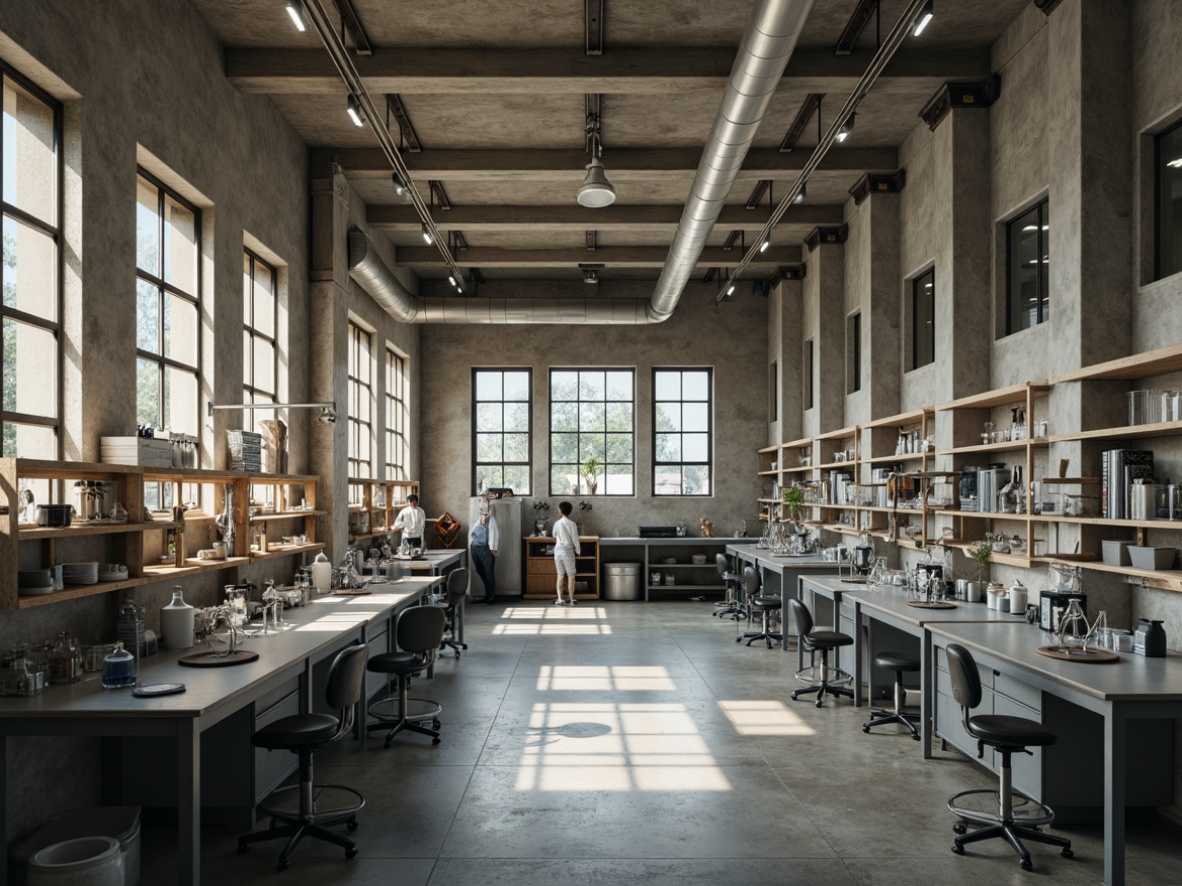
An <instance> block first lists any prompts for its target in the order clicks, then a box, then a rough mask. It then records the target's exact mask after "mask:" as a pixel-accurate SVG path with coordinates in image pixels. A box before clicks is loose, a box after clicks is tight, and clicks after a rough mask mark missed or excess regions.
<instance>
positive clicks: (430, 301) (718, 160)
mask: <svg viewBox="0 0 1182 886" xmlns="http://www.w3.org/2000/svg"><path fill="white" fill-rule="evenodd" d="M812 8H813V0H756V3H755V9H754V10H753V12H752V14H751V21H750V22H749V23H748V24H747V30H746V31H745V32H744V34H743V42H742V43H741V44H740V46H739V53H738V56H737V57H736V58H735V64H734V66H733V67H732V68H731V75H730V79H729V80H728V81H727V86H726V93H725V94H724V95H723V98H722V103H721V104H720V105H719V108H718V113H717V115H716V116H715V118H714V126H713V127H712V129H711V130H710V138H709V140H708V141H707V143H706V147H705V149H704V150H703V152H702V159H701V162H699V164H698V172H697V174H696V175H695V176H694V181H693V184H692V185H691V186H690V195H689V199H688V200H687V201H686V204H685V209H684V210H683V211H682V214H681V221H680V222H678V225H677V232H676V233H675V234H674V237H673V243H672V245H670V247H669V255H668V257H667V258H666V259H665V267H664V268H663V269H662V270H661V277H660V279H659V280H658V281H657V286H656V289H655V290H654V291H653V294H652V296H651V297H650V298H649V299H632V298H419V297H418V296H416V295H415V294H414V293H412V292H411V291H410V290H409V289H407V288H406V287H405V286H403V285H402V283H401V282H400V281H399V280H398V279H397V278H396V277H395V276H394V274H393V273H392V272H391V271H390V269H389V268H388V267H387V266H386V264H385V262H383V261H382V260H381V258H379V257H378V255H377V252H376V251H375V250H374V249H373V248H372V246H371V245H370V243H369V240H368V238H367V237H366V235H365V234H364V232H362V231H359V230H353V231H350V232H349V276H350V277H352V278H353V279H354V280H355V281H357V283H358V285H360V286H361V288H362V289H364V290H365V291H366V292H368V293H369V294H370V295H371V296H372V297H373V299H374V300H375V301H376V302H377V303H378V304H379V305H381V306H382V307H383V308H384V309H385V310H386V311H387V312H388V313H389V314H390V315H391V316H393V317H394V318H395V319H397V320H401V321H402V322H403V323H478V324H510V323H514V324H526V323H558V324H564V323H569V324H580V325H581V324H623V325H638V324H645V323H660V322H663V321H664V320H667V319H668V318H669V317H670V316H671V315H672V314H673V310H674V308H676V307H677V302H678V300H679V299H680V298H681V293H682V292H683V291H684V290H685V285H686V283H687V282H689V279H690V277H691V276H692V275H693V272H694V268H695V266H696V265H697V262H698V258H699V257H700V256H701V254H702V249H703V247H704V246H705V245H706V238H707V237H708V236H709V235H710V231H711V230H712V229H713V228H714V223H715V222H716V221H717V220H718V216H719V214H720V213H721V212H722V208H723V205H724V204H725V202H726V198H727V196H728V195H729V194H730V191H731V187H732V186H733V185H734V183H735V179H736V178H737V177H738V174H739V170H740V169H741V168H742V166H743V161H744V160H745V159H746V157H747V151H748V150H749V149H750V148H751V144H752V142H753V141H754V139H755V133H756V131H757V130H758V129H759V124H760V123H761V122H762V121H763V117H764V114H766V113H767V107H768V103H769V102H770V101H771V97H772V95H773V94H774V93H775V91H776V87H777V86H778V85H779V83H780V78H781V77H782V76H783V74H784V68H785V67H786V66H787V64H788V59H789V57H790V56H791V55H792V50H793V49H794V48H795V47H796V40H797V38H798V37H799V36H800V32H801V30H802V29H803V28H804V23H805V19H807V18H808V14H809V12H810V11H811V10H812Z"/></svg>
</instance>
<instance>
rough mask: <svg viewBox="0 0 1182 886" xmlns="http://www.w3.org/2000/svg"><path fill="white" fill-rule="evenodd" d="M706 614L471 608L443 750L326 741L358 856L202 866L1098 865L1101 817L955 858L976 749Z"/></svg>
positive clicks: (485, 870) (475, 875)
mask: <svg viewBox="0 0 1182 886" xmlns="http://www.w3.org/2000/svg"><path fill="white" fill-rule="evenodd" d="M710 608H711V607H710V604H709V603H689V602H686V603H672V602H671V603H652V604H647V605H646V604H633V603H614V604H613V603H594V604H590V603H584V604H582V605H580V606H578V607H575V608H561V609H560V608H558V607H554V606H549V605H539V604H534V603H529V604H524V605H522V604H517V605H497V606H494V607H491V608H488V607H484V606H472V607H470V609H469V615H468V629H467V640H468V642H469V645H470V648H469V650H468V652H466V653H464V655H463V657H462V658H461V659H458V660H457V659H455V658H454V657H452V656H450V655H448V656H445V657H443V658H442V659H441V660H440V662H439V663H438V664H437V666H436V672H435V679H434V680H433V681H431V682H428V681H421V682H417V683H416V687H415V688H416V689H417V692H418V694H422V695H429V696H431V697H433V698H435V699H436V700H438V701H440V702H441V703H442V704H443V708H444V710H443V714H442V720H443V732H444V739H443V743H442V744H440V745H438V746H432V745H431V744H430V741H429V739H426V738H423V737H417V736H412V735H407V736H405V737H400V738H399V739H396V740H395V744H394V746H392V747H391V748H390V749H388V750H384V749H383V748H382V747H381V742H380V740H379V741H378V742H376V743H371V745H370V747H369V748H368V749H367V750H365V751H362V750H360V749H359V748H358V747H357V745H356V743H355V742H352V741H346V742H342V743H341V744H340V745H339V746H337V747H334V748H332V749H329V750H326V751H324V752H322V753H321V754H319V755H318V758H317V762H318V767H317V780H318V781H321V780H323V781H336V782H340V783H344V784H350V785H354V786H356V787H358V788H360V789H361V790H363V791H364V792H365V794H366V798H367V806H366V808H365V809H364V810H363V811H362V813H361V815H360V819H361V821H360V828H359V829H358V830H357V831H356V832H355V834H354V836H355V838H356V840H357V845H358V848H359V850H360V854H359V855H358V857H357V858H355V859H353V860H350V861H347V860H345V859H344V858H343V857H342V853H341V851H340V850H339V849H337V848H336V847H332V846H326V845H323V844H320V843H317V842H314V841H308V842H306V843H304V844H303V845H301V847H300V848H299V849H298V850H297V852H296V855H295V857H294V859H293V862H292V866H291V868H290V869H289V870H288V871H286V872H285V873H283V874H277V873H276V872H275V868H274V865H275V860H276V857H277V855H278V852H279V848H280V846H279V844H278V843H265V844H259V845H257V846H256V847H254V848H252V849H251V851H250V852H249V853H248V854H246V855H239V854H238V853H237V852H236V851H235V849H236V843H235V840H236V837H237V834H234V833H230V832H227V831H225V830H223V829H219V828H213V827H209V828H207V829H206V831H205V834H204V858H203V864H204V876H203V880H204V882H206V883H216V882H232V883H244V882H255V881H259V882H276V883H286V884H289V886H296V884H305V883H306V884H324V883H350V884H383V886H385V884H389V883H392V882H397V883H398V884H400V886H448V884H480V886H492V884H506V886H510V884H512V886H534V884H538V886H553V884H554V883H556V882H561V883H562V884H563V886H582V884H596V886H604V884H622V883H631V882H643V883H645V884H646V886H664V884H669V886H693V884H717V883H725V884H728V886H732V884H733V886H739V884H757V883H758V884H767V883H785V882H791V883H808V884H810V886H855V884H860V886H896V884H897V886H915V884H936V883H940V884H945V883H957V884H959V886H996V884H1010V883H1013V884H1030V883H1035V882H1037V883H1044V884H1081V883H1100V882H1101V880H1102V875H1103V859H1102V842H1101V834H1100V830H1099V828H1097V827H1086V828H1071V829H1063V830H1060V831H1058V832H1059V833H1063V834H1065V835H1067V836H1068V837H1070V838H1071V839H1072V841H1073V844H1074V850H1075V858H1074V859H1071V860H1067V859H1064V858H1061V857H1060V856H1059V854H1058V851H1057V850H1055V849H1053V848H1050V847H1039V846H1032V847H1031V852H1032V855H1033V858H1034V865H1035V870H1034V872H1033V873H1024V872H1023V871H1021V870H1020V869H1019V867H1018V865H1017V860H1016V857H1015V856H1014V854H1013V852H1012V851H1011V850H1010V849H1009V847H1008V846H1006V845H1005V844H1003V843H1001V842H1000V841H991V842H988V843H985V844H978V845H977V846H973V847H969V853H968V854H966V855H965V856H963V857H958V856H955V855H953V854H952V853H951V852H950V851H949V847H950V845H951V843H952V836H953V835H952V830H951V825H952V821H953V819H952V816H951V815H950V814H949V813H948V811H947V810H946V809H945V806H944V803H945V800H946V799H947V797H948V796H949V795H950V794H952V793H954V792H956V791H957V790H961V789H964V788H967V787H984V786H988V785H989V784H991V783H994V784H995V783H996V782H995V781H993V780H992V778H991V777H990V776H989V775H988V774H987V773H986V772H985V771H984V770H982V769H980V768H979V767H977V766H976V765H975V764H973V763H971V762H969V761H968V760H966V759H965V758H964V757H962V756H961V755H959V754H957V753H956V752H947V753H940V752H937V753H938V756H939V759H938V760H933V761H928V762H926V763H925V762H924V761H923V760H922V759H921V757H920V752H919V745H918V743H917V742H914V741H912V740H911V739H910V738H909V737H907V736H906V735H905V734H902V733H891V731H890V730H891V729H892V727H887V728H884V729H883V731H882V734H873V735H866V734H864V733H863V732H862V730H861V728H860V727H861V723H862V721H863V720H864V719H865V717H866V711H865V710H864V709H863V710H855V709H854V708H853V706H852V704H851V703H850V702H849V701H848V700H845V699H843V700H841V701H839V702H827V703H826V706H825V707H824V708H823V709H817V708H816V707H815V706H814V705H813V704H812V702H811V701H806V700H801V701H799V702H793V701H791V700H790V698H789V693H790V692H791V690H792V688H794V686H795V685H796V684H795V683H794V681H793V679H792V671H793V669H794V663H795V660H796V656H795V653H791V654H785V653H783V652H781V651H779V650H778V649H777V650H774V651H771V650H768V649H766V648H763V647H752V648H746V647H745V646H738V645H736V643H735V642H734V636H735V626H734V623H733V622H729V621H726V622H723V621H720V620H718V619H714V618H711V617H710V614H709V613H710ZM1085 777H1090V776H1089V775H1086V774H1085ZM1130 831H1131V834H1130V837H1131V842H1132V848H1131V850H1130V854H1129V859H1128V871H1129V873H1128V882H1129V883H1130V884H1174V883H1179V882H1182V873H1179V867H1178V860H1179V856H1178V848H1177V847H1178V846H1179V845H1180V843H1179V831H1178V829H1177V828H1175V827H1173V826H1171V825H1167V824H1164V823H1162V824H1160V825H1156V826H1153V827H1145V826H1142V827H1132V828H1130ZM171 845H172V838H170V837H169V835H168V834H167V833H166V832H165V831H164V830H163V829H156V828H150V829H148V830H147V831H146V833H145V859H144V863H145V877H144V881H143V882H144V883H164V882H173V881H174V880H173V877H172V871H173V870H174V868H173V865H174V864H175V856H171V854H170V853H171V849H170V848H169V847H170V846H171Z"/></svg>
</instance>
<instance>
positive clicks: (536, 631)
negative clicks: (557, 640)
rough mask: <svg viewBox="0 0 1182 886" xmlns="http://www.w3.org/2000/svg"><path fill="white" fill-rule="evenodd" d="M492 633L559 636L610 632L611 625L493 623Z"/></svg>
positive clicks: (517, 635)
mask: <svg viewBox="0 0 1182 886" xmlns="http://www.w3.org/2000/svg"><path fill="white" fill-rule="evenodd" d="M492 632H493V634H495V635H501V636H506V637H522V636H529V637H538V636H542V635H545V636H547V637H561V636H569V635H574V634H584V635H591V634H610V633H611V632H612V627H611V625H603V624H577V623H572V624H557V623H555V624H507V625H493V630H492Z"/></svg>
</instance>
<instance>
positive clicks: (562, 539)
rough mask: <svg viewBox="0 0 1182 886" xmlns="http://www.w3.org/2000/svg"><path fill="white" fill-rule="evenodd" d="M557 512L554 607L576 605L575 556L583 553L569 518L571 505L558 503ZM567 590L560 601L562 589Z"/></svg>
mask: <svg viewBox="0 0 1182 886" xmlns="http://www.w3.org/2000/svg"><path fill="white" fill-rule="evenodd" d="M558 512H559V513H560V514H562V516H561V517H559V518H558V519H557V520H555V521H554V530H553V531H554V569H555V571H557V573H558V599H557V600H555V601H554V605H555V606H565V605H566V604H567V603H568V602H570V603H572V604H573V603H578V602H579V601H578V600H576V599H575V555H576V554H581V553H582V552H583V550H582V548H580V547H579V527H578V526H577V525H576V524H575V521H574V520H572V519H571V518H570V512H571V503H570V502H569V501H562V502H559V503H558ZM564 585H565V586H566V588H567V599H566V600H564V599H562V588H563V586H564Z"/></svg>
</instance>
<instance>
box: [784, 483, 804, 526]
mask: <svg viewBox="0 0 1182 886" xmlns="http://www.w3.org/2000/svg"><path fill="white" fill-rule="evenodd" d="M784 509H785V510H786V511H787V513H788V519H789V520H791V521H792V522H793V523H795V524H797V525H798V526H799V525H800V521H801V518H802V517H803V516H804V490H803V489H801V488H800V487H799V486H786V487H784Z"/></svg>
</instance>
